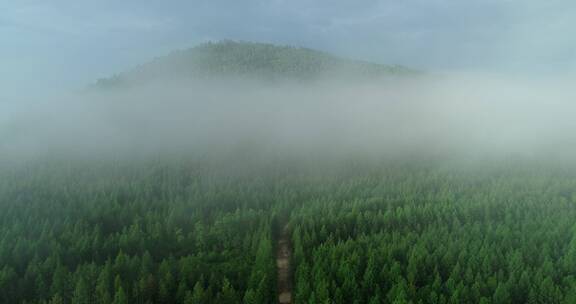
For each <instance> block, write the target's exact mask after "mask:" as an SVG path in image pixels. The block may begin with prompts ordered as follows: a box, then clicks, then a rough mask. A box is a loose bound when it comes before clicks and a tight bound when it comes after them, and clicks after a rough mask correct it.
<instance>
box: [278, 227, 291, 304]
mask: <svg viewBox="0 0 576 304" xmlns="http://www.w3.org/2000/svg"><path fill="white" fill-rule="evenodd" d="M291 258H292V243H291V242H290V231H289V229H288V225H286V226H284V228H283V229H282V233H281V235H280V238H279V239H278V248H277V251H276V267H277V268H278V302H279V303H280V304H291V303H292V272H291V269H290V260H291Z"/></svg>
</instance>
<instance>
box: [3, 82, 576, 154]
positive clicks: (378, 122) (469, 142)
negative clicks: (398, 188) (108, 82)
mask: <svg viewBox="0 0 576 304" xmlns="http://www.w3.org/2000/svg"><path fill="white" fill-rule="evenodd" d="M570 87H571V85H570V84H569V83H568V81H562V80H558V79H557V80H550V79H548V80H544V79H538V80H536V79H518V78H516V79H512V78H503V77H497V76H496V75H482V76H479V75H474V76H472V75H450V76H447V75H444V76H442V75H436V76H433V77H432V76H429V77H421V78H418V79H404V80H401V79H397V80H388V81H383V82H374V83H343V82H337V81H326V82H322V83H317V84H314V85H305V84H283V85H279V84H276V85H262V84H259V83H255V82H241V81H235V82H231V81H229V80H228V81H221V82H219V81H213V82H210V83H196V84H181V85H172V86H162V87H159V86H158V87H146V88H137V89H136V88H134V89H130V90H125V91H112V92H99V93H95V92H92V93H83V94H78V95H74V96H67V97H61V98H53V99H51V100H50V102H45V103H44V104H45V106H41V107H36V108H35V109H33V110H31V111H28V112H25V113H22V114H20V115H17V116H14V117H12V119H10V120H9V121H8V122H7V121H5V122H4V124H3V125H4V126H3V127H2V128H1V129H0V130H1V132H0V158H2V159H3V160H15V159H33V158H35V157H38V156H43V155H65V156H76V157H84V156H86V157H88V156H89V157H101V156H126V157H130V156H137V155H138V156H145V155H162V154H174V153H177V154H184V155H190V156H194V155H195V156H202V157H209V156H225V155H235V154H238V153H241V154H242V153H244V154H247V155H251V156H252V157H253V158H259V157H300V156H306V157H308V156H313V157H327V158H334V157H336V158H340V157H353V158H358V157H407V156H443V157H470V156H475V157H476V156H479V157H484V156H490V157H510V156H521V157H542V158H558V157H564V158H570V157H571V155H573V152H576V133H574V132H573V130H575V129H576V120H574V119H573V113H575V112H576V111H575V110H576V106H575V105H574V103H573V100H574V98H575V97H576V96H575V95H576V93H572V90H570Z"/></svg>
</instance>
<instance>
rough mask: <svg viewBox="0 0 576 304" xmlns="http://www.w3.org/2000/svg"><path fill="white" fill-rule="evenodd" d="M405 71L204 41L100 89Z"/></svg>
mask: <svg viewBox="0 0 576 304" xmlns="http://www.w3.org/2000/svg"><path fill="white" fill-rule="evenodd" d="M413 73H415V71H413V70H411V69H409V68H406V67H402V66H391V65H383V64H376V63H369V62H365V61H358V60H349V59H344V58H340V57H337V56H334V55H331V54H329V53H325V52H321V51H316V50H312V49H308V48H299V47H298V48H297V47H290V46H277V45H273V44H264V43H252V42H234V41H222V42H216V43H212V42H209V43H204V44H201V45H199V46H196V47H194V48H191V49H187V50H180V51H175V52H173V53H171V54H169V55H167V56H163V57H158V58H156V59H154V60H152V61H151V62H148V63H146V64H142V65H140V66H138V67H136V68H134V69H132V70H130V71H127V72H123V73H120V74H118V75H115V76H113V77H111V78H105V79H100V80H99V81H98V82H97V83H96V87H99V88H111V87H122V86H131V85H139V84H147V83H157V82H174V81H176V82H178V81H185V80H194V79H211V78H241V79H248V80H253V79H256V80H266V81H273V80H298V81H308V80H316V79H322V78H326V77H330V78H334V77H336V78H344V79H355V78H370V79H373V78H378V77H386V76H392V75H407V74H413Z"/></svg>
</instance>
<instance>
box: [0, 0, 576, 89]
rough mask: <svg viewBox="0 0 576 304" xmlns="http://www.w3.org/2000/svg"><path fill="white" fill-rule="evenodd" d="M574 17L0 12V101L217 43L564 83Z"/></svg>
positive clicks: (384, 8) (26, 2)
mask: <svg viewBox="0 0 576 304" xmlns="http://www.w3.org/2000/svg"><path fill="white" fill-rule="evenodd" d="M575 12H576V4H573V2H571V1H567V0H566V1H560V0H548V1H540V0H539V1H535V0H396V1H392V0H387V1H377V0H356V1H352V0H349V1H344V0H333V1H320V0H308V1H305V0H291V1H287V0H286V1H284V0H271V1H260V0H242V1H238V0H237V1H224V0H200V1H194V0H191V1H182V0H172V1H170V0H165V1H159V0H139V1H135V0H122V1H117V0H116V1H112V0H98V1H95V0H94V1H92V0H76V1H72V0H41V1H40V0H4V1H1V2H0V100H1V99H2V98H4V99H5V100H6V99H7V98H9V97H11V98H12V97H14V96H20V95H22V94H24V93H33V92H36V93H38V92H44V91H59V90H71V89H74V88H79V87H82V86H84V85H85V84H87V83H90V82H91V81H93V80H94V79H96V78H99V77H104V76H108V75H110V74H113V73H114V72H118V71H122V70H124V69H126V68H129V67H132V66H134V65H136V64H139V63H142V62H146V61H147V60H149V59H151V58H153V57H155V56H159V55H163V54H166V53H168V52H170V51H171V50H174V49H179V48H186V47H190V46H194V45H195V44H198V43H201V42H204V41H207V40H221V39H235V40H250V41H261V42H273V43H279V44H289V45H297V46H306V47H312V48H318V49H322V50H326V51H331V52H334V53H336V54H340V55H343V56H348V57H354V58H359V59H367V60H373V61H378V62H382V63H397V64H406V65H410V66H414V67H418V68H424V69H433V70H453V69H456V70H461V69H490V68H495V67H498V68H507V69H516V70H534V71H537V70H552V71H571V70H572V69H573V67H574V64H573V62H574V59H575V56H576V55H575V54H576V52H575V51H576V39H574V38H573V36H574V35H573V34H574V33H573V32H574V28H576V27H575V26H576V14H575Z"/></svg>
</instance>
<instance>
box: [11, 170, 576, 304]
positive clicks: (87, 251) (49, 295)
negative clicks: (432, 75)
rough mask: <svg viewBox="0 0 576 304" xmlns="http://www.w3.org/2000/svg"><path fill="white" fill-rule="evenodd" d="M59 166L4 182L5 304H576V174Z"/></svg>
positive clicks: (18, 174) (15, 172) (14, 173)
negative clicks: (282, 277)
mask: <svg viewBox="0 0 576 304" xmlns="http://www.w3.org/2000/svg"><path fill="white" fill-rule="evenodd" d="M312 167H313V166H300V167H299V166H294V165H291V164H283V165H280V164H275V165H267V166H260V167H256V166H254V167H250V166H246V167H244V168H239V169H238V168H237V169H235V170H231V169H230V168H223V167H221V166H216V165H213V164H210V163H207V162H202V161H197V160H186V161H184V160H179V161H178V162H171V161H164V160H155V161H153V160H146V161H140V160H131V161H126V160H124V161H111V160H106V161H96V160H92V161H86V160H83V161H72V160H67V161H63V160H49V161H38V162H33V163H27V164H26V165H17V166H8V165H6V166H4V167H3V168H2V169H3V170H2V171H1V173H0V175H1V177H0V207H1V208H2V211H3V212H2V213H0V303H102V304H105V303H114V304H124V303H186V304H191V303H276V302H277V293H276V290H277V280H276V278H277V276H276V272H277V270H276V265H275V249H276V243H275V242H276V240H277V238H278V234H279V232H280V230H281V229H282V227H287V229H288V230H289V233H290V236H291V243H292V248H293V255H292V263H291V265H292V269H291V271H292V272H293V280H294V296H293V297H294V302H295V303H371V304H372V303H414V304H416V303H576V273H575V271H576V230H575V229H576V225H575V220H574V219H575V218H576V192H574V189H576V174H574V173H573V172H574V171H571V170H568V169H565V168H560V167H555V166H544V165H535V164H533V163H528V164H527V163H522V162H492V163H490V164H489V165H488V164H487V163H483V164H482V166H478V165H474V164H468V165H465V166H462V165H458V166H453V165H451V164H450V163H446V162H426V163H425V164H423V163H419V162H389V161H381V162H379V163H378V164H377V165H375V164H374V163H371V164H370V165H368V164H361V163H354V162H350V163H347V164H342V165H341V166H338V167H334V166H332V167H330V168H316V167H314V168H312Z"/></svg>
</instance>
